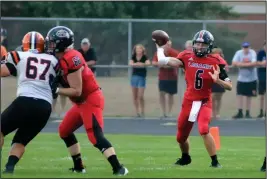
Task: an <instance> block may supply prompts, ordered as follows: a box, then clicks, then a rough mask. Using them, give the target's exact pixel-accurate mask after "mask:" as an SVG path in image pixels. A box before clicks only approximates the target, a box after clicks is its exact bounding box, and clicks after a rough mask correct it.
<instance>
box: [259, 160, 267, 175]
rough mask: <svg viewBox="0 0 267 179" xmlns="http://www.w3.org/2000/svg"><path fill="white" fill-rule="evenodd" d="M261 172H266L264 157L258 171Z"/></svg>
mask: <svg viewBox="0 0 267 179" xmlns="http://www.w3.org/2000/svg"><path fill="white" fill-rule="evenodd" d="M260 171H261V172H265V171H266V157H265V158H264V161H263V164H262V166H261V169H260Z"/></svg>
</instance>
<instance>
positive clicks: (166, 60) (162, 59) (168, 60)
mask: <svg viewBox="0 0 267 179" xmlns="http://www.w3.org/2000/svg"><path fill="white" fill-rule="evenodd" d="M157 56H158V64H159V65H168V66H171V67H181V66H183V63H182V61H180V60H179V59H177V58H174V57H166V56H165V55H164V48H161V47H158V48H157Z"/></svg>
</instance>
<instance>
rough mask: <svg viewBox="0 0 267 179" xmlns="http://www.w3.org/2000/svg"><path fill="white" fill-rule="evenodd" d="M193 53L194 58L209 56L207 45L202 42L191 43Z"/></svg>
mask: <svg viewBox="0 0 267 179" xmlns="http://www.w3.org/2000/svg"><path fill="white" fill-rule="evenodd" d="M193 51H194V52H195V54H196V56H198V57H203V56H205V55H206V54H209V53H210V52H209V45H208V44H205V43H203V42H194V43H193Z"/></svg>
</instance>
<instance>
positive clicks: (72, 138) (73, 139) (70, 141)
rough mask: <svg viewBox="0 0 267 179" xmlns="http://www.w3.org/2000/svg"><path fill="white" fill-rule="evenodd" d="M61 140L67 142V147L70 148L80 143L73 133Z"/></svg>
mask: <svg viewBox="0 0 267 179" xmlns="http://www.w3.org/2000/svg"><path fill="white" fill-rule="evenodd" d="M61 139H62V140H63V141H64V142H65V144H66V146H67V147H70V146H72V145H74V144H77V143H78V141H77V138H76V137H75V135H74V134H73V133H71V134H70V135H69V136H67V137H61Z"/></svg>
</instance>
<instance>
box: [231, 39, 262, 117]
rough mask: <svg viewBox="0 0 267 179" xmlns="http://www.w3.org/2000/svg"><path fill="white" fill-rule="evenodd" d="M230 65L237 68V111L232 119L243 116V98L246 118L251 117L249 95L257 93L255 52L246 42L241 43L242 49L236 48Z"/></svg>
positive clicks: (252, 95) (253, 95)
mask: <svg viewBox="0 0 267 179" xmlns="http://www.w3.org/2000/svg"><path fill="white" fill-rule="evenodd" d="M232 66H233V67H237V68H239V71H238V78H237V87H236V91H237V103H238V104H237V107H238V112H237V114H236V115H234V116H233V118H234V119H237V118H243V117H244V115H243V100H244V99H246V114H245V117H246V118H251V115H250V108H251V97H255V96H256V95H257V80H258V76H257V68H256V66H257V54H256V52H255V51H254V50H253V49H251V48H250V44H249V43H248V42H244V43H243V44H242V49H241V50H238V51H237V52H236V53H235V55H234V58H233V61H232Z"/></svg>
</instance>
